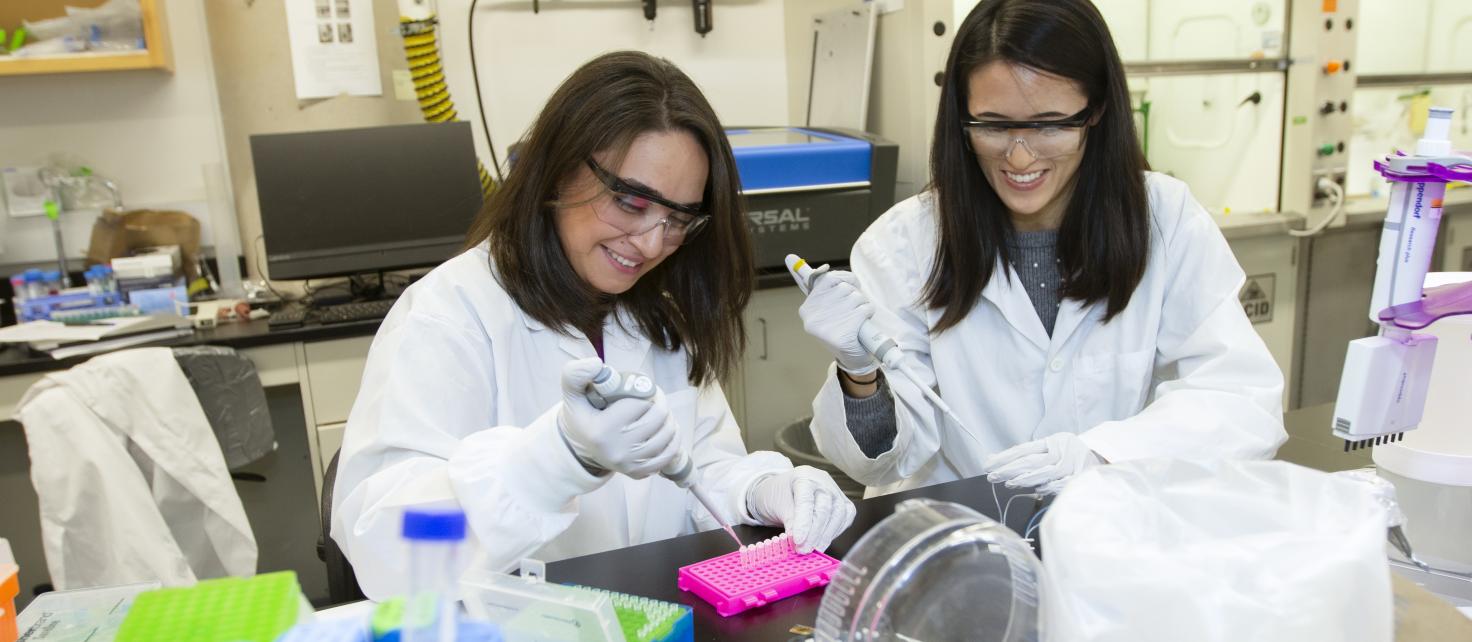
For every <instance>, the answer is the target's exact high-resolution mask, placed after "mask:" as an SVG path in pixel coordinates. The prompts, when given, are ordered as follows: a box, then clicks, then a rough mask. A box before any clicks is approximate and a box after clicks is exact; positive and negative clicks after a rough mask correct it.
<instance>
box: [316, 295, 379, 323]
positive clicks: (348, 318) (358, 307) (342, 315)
mask: <svg viewBox="0 0 1472 642" xmlns="http://www.w3.org/2000/svg"><path fill="white" fill-rule="evenodd" d="M394 301H395V299H380V300H377V301H356V302H353V303H339V304H337V305H326V306H322V307H319V308H316V310H315V311H316V317H317V322H318V323H323V324H327V323H349V322H352V321H368V320H375V319H382V318H383V317H385V316H388V311H389V308H392V307H394Z"/></svg>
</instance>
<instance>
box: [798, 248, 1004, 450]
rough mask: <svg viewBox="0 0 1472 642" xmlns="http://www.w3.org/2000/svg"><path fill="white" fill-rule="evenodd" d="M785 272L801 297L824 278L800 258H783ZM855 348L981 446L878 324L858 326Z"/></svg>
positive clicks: (824, 272) (865, 322) (822, 273)
mask: <svg viewBox="0 0 1472 642" xmlns="http://www.w3.org/2000/svg"><path fill="white" fill-rule="evenodd" d="M787 271H788V272H789V273H791V274H792V278H793V280H795V281H797V287H798V288H799V289H801V290H802V293H803V294H807V293H808V291H809V290H811V289H812V286H813V284H814V283H816V282H817V280H818V278H819V277H821V276H823V275H824V274H827V270H821V269H819V270H815V269H813V266H811V265H809V264H808V262H807V261H804V260H803V259H802V257H800V256H798V255H796V254H788V255H787ZM859 345H862V346H864V349H865V350H868V351H869V354H871V355H874V358H875V359H878V360H879V363H880V364H881V365H883V366H884V367H885V368H886V369H888V370H889V371H890V373H891V374H892V373H894V372H899V373H900V374H903V375H904V376H905V377H908V378H909V379H910V383H913V384H915V387H916V388H919V389H920V392H921V393H923V394H924V395H925V398H926V399H928V400H929V401H930V403H931V405H934V406H935V408H936V410H939V411H941V412H943V413H945V415H946V416H947V417H949V418H950V419H951V421H954V422H956V426H957V427H958V428H960V429H961V432H963V433H966V436H967V437H970V438H971V440H972V441H973V442H975V443H976V445H977V446H981V442H979V441H977V440H976V437H975V436H973V435H972V434H971V432H970V431H968V430H966V424H964V423H962V422H961V418H960V417H957V416H956V413H955V412H952V411H951V407H950V405H948V404H947V403H946V402H945V400H943V399H941V398H940V395H938V394H936V392H935V391H934V390H931V389H930V386H927V385H924V384H923V383H921V382H922V381H924V379H921V378H920V377H918V376H916V375H915V373H914V372H912V371H911V370H910V367H909V363H907V361H908V360H907V359H906V358H905V351H904V350H897V349H896V348H898V347H899V344H896V343H895V341H894V339H891V338H889V337H887V336H885V335H884V332H883V331H882V330H880V329H879V324H877V323H874V320H873V319H869V320H867V321H864V323H863V325H861V326H859ZM983 450H985V447H983Z"/></svg>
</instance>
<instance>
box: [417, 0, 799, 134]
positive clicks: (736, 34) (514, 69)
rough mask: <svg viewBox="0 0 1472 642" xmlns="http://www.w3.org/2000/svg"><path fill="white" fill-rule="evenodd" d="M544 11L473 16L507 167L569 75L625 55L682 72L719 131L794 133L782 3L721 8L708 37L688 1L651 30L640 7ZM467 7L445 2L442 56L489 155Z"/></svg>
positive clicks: (743, 1) (503, 3)
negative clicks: (510, 153)
mask: <svg viewBox="0 0 1472 642" xmlns="http://www.w3.org/2000/svg"><path fill="white" fill-rule="evenodd" d="M788 1H794V2H797V1H801V0H788ZM541 4H542V11H541V13H539V14H533V13H532V11H531V3H530V2H526V1H524V0H520V1H513V0H499V1H498V0H489V1H483V2H481V3H480V4H479V5H478V7H477V9H476V14H477V15H476V18H475V27H476V37H475V45H476V50H477V51H476V62H477V63H478V65H479V67H480V82H481V91H482V96H483V97H484V98H485V101H486V118H487V119H488V120H489V121H490V127H491V134H492V137H493V138H494V140H495V143H496V153H497V154H498V155H499V156H500V158H501V161H502V162H503V163H504V162H505V159H506V148H507V147H509V146H510V145H511V144H512V143H514V142H516V141H517V140H518V139H520V138H521V137H522V136H523V135H525V133H526V131H527V129H528V128H529V127H530V126H531V123H532V121H533V120H534V119H535V118H536V116H537V113H538V112H539V111H540V110H541V108H542V104H543V103H545V102H546V100H547V97H548V96H550V95H551V94H552V92H553V90H555V89H556V88H557V85H559V84H560V83H561V82H562V80H563V79H565V78H566V77H567V76H568V74H571V73H572V72H573V70H575V69H576V68H577V67H578V66H579V65H581V64H582V63H584V62H587V61H588V59H590V58H593V57H594V56H597V55H598V54H600V53H604V52H607V51H613V50H618V49H637V50H641V51H646V52H649V53H652V54H655V55H658V56H662V57H665V58H668V59H669V60H670V61H672V62H674V63H675V64H677V65H679V66H680V68H681V69H683V70H684V71H685V73H687V74H689V76H690V77H691V79H693V80H694V81H695V83H696V84H697V85H699V86H700V88H701V90H702V91H704V92H705V95H706V97H707V98H708V99H709V100H710V102H711V105H712V106H713V107H714V108H715V110H716V114H717V115H718V116H720V118H721V122H722V124H725V125H728V126H732V125H785V124H788V99H787V67H786V65H787V59H786V52H787V46H786V42H785V36H784V24H783V0H721V1H719V2H715V3H714V7H713V12H712V14H713V18H712V24H713V25H714V29H713V30H712V31H711V32H710V33H709V34H707V35H706V36H705V37H704V38H702V37H700V36H699V35H697V34H696V33H695V31H694V28H693V23H694V21H693V17H692V15H691V9H690V3H689V2H661V3H659V13H658V16H657V18H656V19H655V21H654V23H653V25H652V27H651V25H650V23H649V22H648V21H646V20H645V19H644V14H643V12H642V11H640V8H639V3H636V2H606V1H600V0H561V1H559V0H547V1H544V2H542V3H541ZM469 8H470V2H469V0H440V1H439V12H440V34H441V36H440V37H441V54H442V55H443V57H444V60H445V66H446V68H447V69H448V70H449V71H448V82H449V85H450V92H451V95H453V96H454V97H455V103H456V105H457V106H459V107H460V117H461V119H463V120H469V121H472V122H473V123H474V124H475V127H474V129H475V130H476V140H477V144H478V146H479V148H480V149H481V150H484V149H485V142H484V139H483V137H482V133H481V127H480V121H479V115H478V114H477V113H476V111H475V93H474V83H473V82H472V80H471V74H470V59H469V54H468V49H467V42H466V40H467V31H466V16H467V12H468V10H469ZM483 156H484V154H483ZM486 160H489V158H488V157H487V158H486Z"/></svg>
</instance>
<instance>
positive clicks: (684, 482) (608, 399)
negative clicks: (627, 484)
mask: <svg viewBox="0 0 1472 642" xmlns="http://www.w3.org/2000/svg"><path fill="white" fill-rule="evenodd" d="M654 391H655V388H654V380H653V379H650V378H649V377H646V376H644V375H642V374H638V373H629V374H622V373H620V372H619V371H617V370H614V369H613V368H611V367H609V366H608V365H604V366H603V369H602V370H599V371H598V374H597V375H594V377H593V381H592V383H589V384H588V389H587V391H586V392H585V394H586V396H587V397H588V403H590V404H592V405H593V407H594V408H597V409H599V410H602V409H604V408H607V407H608V406H609V405H611V404H613V402H615V401H618V400H620V399H648V398H650V397H653V396H654ZM659 474H661V475H663V476H664V477H665V478H666V479H668V480H670V481H672V482H675V485H676V486H679V487H680V488H684V489H687V490H689V491H690V494H692V495H694V496H695V499H697V500H699V501H700V505H701V506H704V507H705V510H707V511H709V512H710V515H711V517H714V518H715V519H716V522H717V523H719V524H720V525H721V528H724V529H726V533H727V534H729V535H730V536H731V539H734V540H736V546H738V547H739V546H743V544H742V543H741V538H740V537H737V536H736V531H735V530H732V529H731V525H730V524H727V523H726V520H725V518H723V517H721V514H720V513H719V512H717V511H716V508H715V503H714V502H712V501H711V500H710V498H709V497H706V495H705V491H703V490H701V488H700V484H699V483H697V478H699V477H700V474H699V471H698V470H696V468H695V460H694V459H692V458H691V457H690V453H688V452H686V451H684V450H681V451H680V454H679V455H678V456H676V457H675V459H674V460H673V461H671V462H670V463H669V465H668V466H665V467H664V470H661V471H659Z"/></svg>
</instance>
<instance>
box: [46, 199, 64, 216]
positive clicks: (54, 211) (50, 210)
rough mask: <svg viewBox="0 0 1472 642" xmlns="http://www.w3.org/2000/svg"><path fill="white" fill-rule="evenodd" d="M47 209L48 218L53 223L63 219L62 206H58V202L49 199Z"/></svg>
mask: <svg viewBox="0 0 1472 642" xmlns="http://www.w3.org/2000/svg"><path fill="white" fill-rule="evenodd" d="M45 208H46V218H49V219H51V220H53V221H55V220H57V219H59V218H61V206H59V205H57V204H56V201H53V200H51V199H49V198H48V199H46V204H45Z"/></svg>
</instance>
